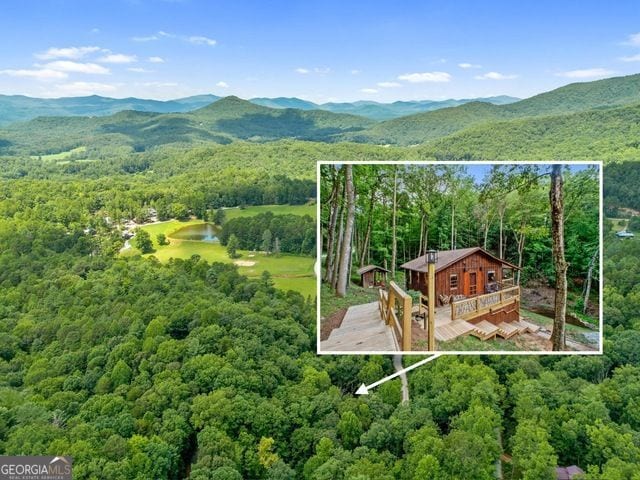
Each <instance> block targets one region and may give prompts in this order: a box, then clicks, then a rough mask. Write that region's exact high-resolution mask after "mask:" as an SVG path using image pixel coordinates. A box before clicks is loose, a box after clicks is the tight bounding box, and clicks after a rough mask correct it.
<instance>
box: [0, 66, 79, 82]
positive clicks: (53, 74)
mask: <svg viewBox="0 0 640 480" xmlns="http://www.w3.org/2000/svg"><path fill="white" fill-rule="evenodd" d="M0 74H2V75H9V76H10V77H25V78H35V79H37V80H57V79H62V78H67V77H68V76H69V75H67V74H66V73H64V72H59V71H57V70H52V69H50V68H42V69H37V70H26V69H21V70H0Z"/></svg>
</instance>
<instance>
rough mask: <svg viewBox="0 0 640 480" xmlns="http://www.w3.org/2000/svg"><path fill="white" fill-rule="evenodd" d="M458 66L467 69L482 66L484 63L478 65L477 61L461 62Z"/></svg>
mask: <svg viewBox="0 0 640 480" xmlns="http://www.w3.org/2000/svg"><path fill="white" fill-rule="evenodd" d="M458 66H459V67H460V68H463V69H465V70H467V69H469V68H482V65H477V64H475V63H466V62H465V63H459V64H458Z"/></svg>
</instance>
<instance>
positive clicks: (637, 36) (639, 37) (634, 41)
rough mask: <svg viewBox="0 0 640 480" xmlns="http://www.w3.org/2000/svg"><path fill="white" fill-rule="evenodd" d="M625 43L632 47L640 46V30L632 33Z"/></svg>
mask: <svg viewBox="0 0 640 480" xmlns="http://www.w3.org/2000/svg"><path fill="white" fill-rule="evenodd" d="M622 43H623V45H631V46H632V47H640V32H638V33H632V34H631V35H629V36H628V37H627V40H626V41H624V42H622Z"/></svg>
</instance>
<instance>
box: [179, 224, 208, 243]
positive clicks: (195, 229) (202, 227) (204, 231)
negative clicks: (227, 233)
mask: <svg viewBox="0 0 640 480" xmlns="http://www.w3.org/2000/svg"><path fill="white" fill-rule="evenodd" d="M217 235H218V228H217V227H216V226H215V225H213V224H212V223H199V224H198V225H189V226H187V227H182V228H181V229H180V230H177V231H175V232H173V233H172V234H171V235H169V236H170V237H171V238H177V239H178V240H197V241H200V242H217V241H218V237H217Z"/></svg>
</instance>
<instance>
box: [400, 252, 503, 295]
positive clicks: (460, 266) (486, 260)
mask: <svg viewBox="0 0 640 480" xmlns="http://www.w3.org/2000/svg"><path fill="white" fill-rule="evenodd" d="M503 266H504V263H503V262H500V261H498V260H495V259H493V258H491V257H490V256H488V255H485V254H483V253H482V252H481V251H478V252H475V253H472V254H471V255H468V256H467V257H464V258H461V259H460V260H458V261H457V262H455V263H453V264H451V265H449V266H448V267H446V268H444V269H442V270H441V271H439V272H436V296H437V295H447V296H449V295H465V296H466V297H473V296H476V295H481V294H483V293H485V287H486V286H487V284H488V283H489V282H488V276H489V272H494V278H495V280H494V281H495V282H501V281H502V278H503V271H502V269H503ZM451 275H457V283H458V285H457V287H454V288H451ZM474 275H475V284H476V285H475V291H474V289H473V288H472V281H473V278H474ZM427 279H428V273H426V272H418V271H415V270H406V287H407V289H410V290H418V291H420V292H422V293H423V294H424V295H426V294H427V283H428V281H427Z"/></svg>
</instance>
